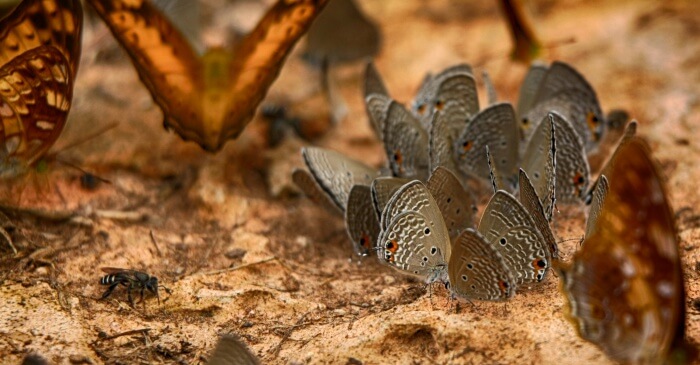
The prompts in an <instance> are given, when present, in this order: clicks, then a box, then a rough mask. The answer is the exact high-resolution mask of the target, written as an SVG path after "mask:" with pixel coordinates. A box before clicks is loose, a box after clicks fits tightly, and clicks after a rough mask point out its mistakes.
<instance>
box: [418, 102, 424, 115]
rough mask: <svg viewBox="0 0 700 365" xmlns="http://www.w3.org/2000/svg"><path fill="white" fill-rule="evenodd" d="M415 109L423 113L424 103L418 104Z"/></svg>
mask: <svg viewBox="0 0 700 365" xmlns="http://www.w3.org/2000/svg"><path fill="white" fill-rule="evenodd" d="M416 110H417V111H418V114H421V115H422V114H423V113H425V104H421V105H418V108H416Z"/></svg>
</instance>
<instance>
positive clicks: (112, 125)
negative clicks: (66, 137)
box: [53, 122, 119, 155]
mask: <svg viewBox="0 0 700 365" xmlns="http://www.w3.org/2000/svg"><path fill="white" fill-rule="evenodd" d="M118 125H119V122H112V123H110V124H107V125H106V126H104V127H103V128H102V129H98V130H96V131H94V132H93V133H91V134H88V135H87V136H84V137H83V138H80V139H78V140H75V141H73V142H70V143H68V144H67V145H65V146H62V147H61V148H59V149H58V150H56V151H55V152H54V153H53V154H54V155H57V154H59V153H61V152H63V151H66V150H69V149H71V148H75V147H77V146H80V145H81V144H83V143H85V142H87V141H90V140H92V139H95V138H97V137H99V136H101V135H103V134H105V133H107V132H109V131H110V130H112V129H114V128H116V127H117V126H118Z"/></svg>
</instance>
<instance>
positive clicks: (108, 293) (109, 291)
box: [100, 283, 119, 299]
mask: <svg viewBox="0 0 700 365" xmlns="http://www.w3.org/2000/svg"><path fill="white" fill-rule="evenodd" d="M118 285H119V283H114V284H112V285H110V286H109V288H107V290H105V292H104V293H102V298H100V299H104V298H107V297H108V296H109V295H110V294H112V292H113V291H114V288H116V287H117V286H118Z"/></svg>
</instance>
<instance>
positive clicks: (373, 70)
mask: <svg viewBox="0 0 700 365" xmlns="http://www.w3.org/2000/svg"><path fill="white" fill-rule="evenodd" d="M372 94H379V95H384V96H386V97H388V96H389V91H387V89H386V86H384V80H382V76H381V75H380V74H379V70H377V67H376V66H375V65H374V62H371V61H370V62H367V66H366V67H365V84H364V95H365V98H366V97H368V96H370V95H372Z"/></svg>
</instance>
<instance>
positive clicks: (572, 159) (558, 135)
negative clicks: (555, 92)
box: [549, 112, 591, 203]
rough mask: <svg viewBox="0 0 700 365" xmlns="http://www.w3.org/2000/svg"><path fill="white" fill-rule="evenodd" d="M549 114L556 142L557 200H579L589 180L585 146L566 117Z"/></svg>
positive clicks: (570, 201) (582, 196) (566, 201)
mask: <svg viewBox="0 0 700 365" xmlns="http://www.w3.org/2000/svg"><path fill="white" fill-rule="evenodd" d="M549 116H550V118H551V120H552V121H553V122H554V127H555V128H554V137H555V139H556V143H557V169H556V175H557V181H556V184H557V191H556V196H557V200H559V201H561V202H564V203H577V202H580V201H581V199H583V198H584V197H585V193H586V189H587V188H588V185H589V184H590V180H591V170H590V166H589V165H588V158H587V157H586V150H585V147H584V145H583V142H582V141H581V138H580V137H579V135H578V134H576V131H574V128H573V127H572V126H571V123H569V121H568V120H567V119H565V118H563V117H562V116H561V115H559V114H558V113H556V112H553V113H550V114H549Z"/></svg>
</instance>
